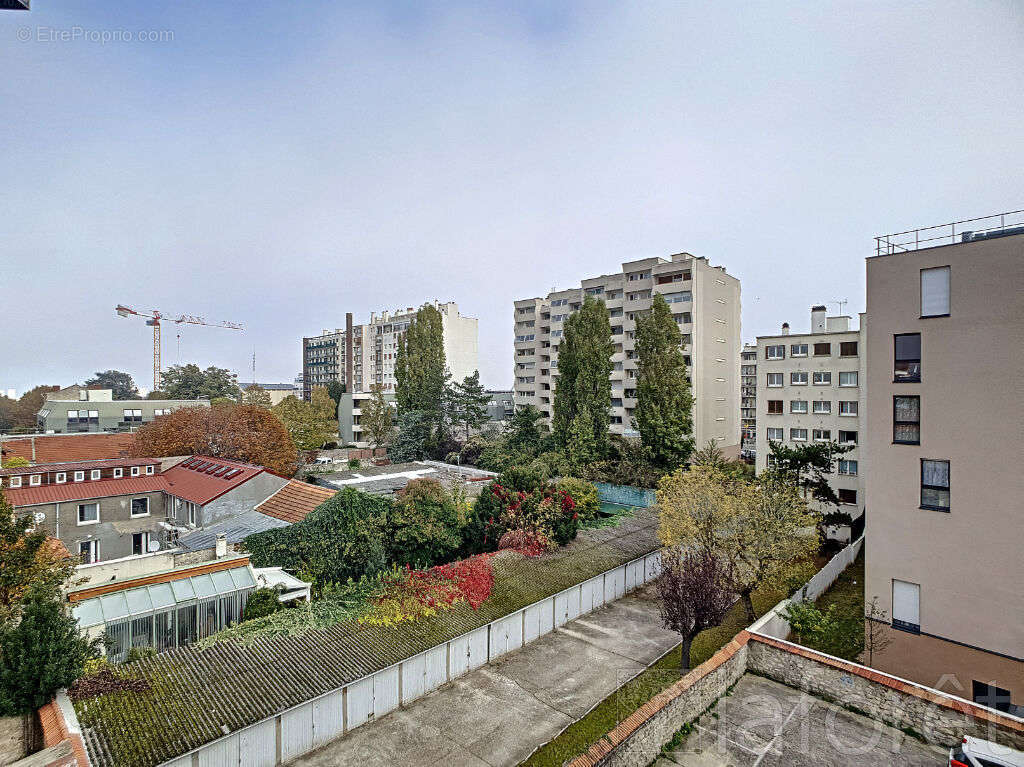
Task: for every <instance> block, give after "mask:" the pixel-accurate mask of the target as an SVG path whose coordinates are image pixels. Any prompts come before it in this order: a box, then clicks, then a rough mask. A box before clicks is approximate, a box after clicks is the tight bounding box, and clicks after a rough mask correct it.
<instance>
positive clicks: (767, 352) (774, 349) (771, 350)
mask: <svg viewBox="0 0 1024 767" xmlns="http://www.w3.org/2000/svg"><path fill="white" fill-rule="evenodd" d="M764 358H765V359H766V360H784V359H786V347H785V345H781V346H766V347H764Z"/></svg>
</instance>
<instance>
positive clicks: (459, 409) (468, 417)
mask: <svg viewBox="0 0 1024 767" xmlns="http://www.w3.org/2000/svg"><path fill="white" fill-rule="evenodd" d="M490 401H491V398H490V396H488V394H487V393H486V392H485V391H484V387H483V384H481V383H480V371H479V370H474V371H473V374H472V375H468V376H466V377H465V378H463V379H462V381H461V382H458V383H455V384H454V385H453V386H452V404H453V407H452V421H453V422H455V423H458V424H460V425H462V426H464V427H465V429H466V439H469V430H470V429H479V428H480V427H481V426H483V425H484V424H485V423H487V405H488V403H489V402H490Z"/></svg>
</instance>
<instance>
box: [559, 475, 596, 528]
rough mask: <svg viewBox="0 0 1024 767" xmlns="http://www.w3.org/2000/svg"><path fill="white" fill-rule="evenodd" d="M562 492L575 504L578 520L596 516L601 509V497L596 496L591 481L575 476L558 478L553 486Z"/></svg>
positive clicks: (582, 520) (586, 519)
mask: <svg viewBox="0 0 1024 767" xmlns="http://www.w3.org/2000/svg"><path fill="white" fill-rule="evenodd" d="M555 487H557V488H558V489H559V490H561V491H562V492H563V493H567V494H568V495H569V497H571V498H572V500H573V502H574V503H575V504H576V513H577V514H579V515H580V522H587V521H589V520H591V519H594V518H595V517H597V513H598V512H599V511H600V510H601V499H600V498H598V496H597V488H596V487H594V483H593V482H588V481H587V480H585V479H577V478H575V477H565V478H564V479H560V480H559V481H558V484H557V485H556V486H555Z"/></svg>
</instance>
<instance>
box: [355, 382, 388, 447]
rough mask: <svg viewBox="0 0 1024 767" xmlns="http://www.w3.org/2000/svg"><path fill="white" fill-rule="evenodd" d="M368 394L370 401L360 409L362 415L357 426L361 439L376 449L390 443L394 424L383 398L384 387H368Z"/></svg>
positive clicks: (378, 385) (377, 385)
mask: <svg viewBox="0 0 1024 767" xmlns="http://www.w3.org/2000/svg"><path fill="white" fill-rule="evenodd" d="M370 393H371V396H370V399H369V400H367V401H366V402H365V403H364V404H363V406H362V408H360V409H361V410H362V411H363V414H362V415H361V416H360V418H359V424H360V425H361V426H362V429H363V438H364V439H365V440H366V441H367V442H369V443H370V447H371V448H378V447H382V446H384V445H387V444H388V443H389V442H390V441H391V438H392V437H393V436H394V433H395V423H394V419H393V417H392V411H391V404H390V403H389V402H388V401H387V399H385V397H384V387H383V386H381V385H380V384H374V385H373V386H371V387H370Z"/></svg>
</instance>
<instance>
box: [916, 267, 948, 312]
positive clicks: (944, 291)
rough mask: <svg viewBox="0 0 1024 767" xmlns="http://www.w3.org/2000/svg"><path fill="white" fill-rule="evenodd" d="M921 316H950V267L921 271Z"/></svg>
mask: <svg viewBox="0 0 1024 767" xmlns="http://www.w3.org/2000/svg"><path fill="white" fill-rule="evenodd" d="M921 316H922V317H948V316H949V267H948V266H938V267H935V268H934V269H922V270H921Z"/></svg>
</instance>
